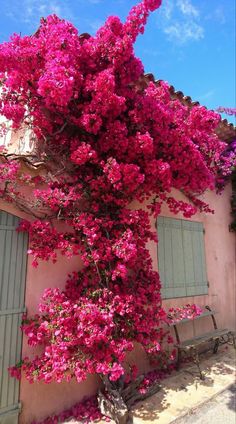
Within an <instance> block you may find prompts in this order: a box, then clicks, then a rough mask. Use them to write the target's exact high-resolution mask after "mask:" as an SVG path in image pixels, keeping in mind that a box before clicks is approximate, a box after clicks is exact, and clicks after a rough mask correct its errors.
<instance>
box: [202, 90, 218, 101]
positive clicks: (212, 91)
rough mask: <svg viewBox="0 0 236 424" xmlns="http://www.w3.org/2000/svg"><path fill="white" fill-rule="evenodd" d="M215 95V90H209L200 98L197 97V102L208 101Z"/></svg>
mask: <svg viewBox="0 0 236 424" xmlns="http://www.w3.org/2000/svg"><path fill="white" fill-rule="evenodd" d="M214 94H215V90H209V91H207V92H206V93H204V94H202V95H201V96H198V100H200V101H202V100H207V99H210V98H211V97H212V96H213V95H214Z"/></svg>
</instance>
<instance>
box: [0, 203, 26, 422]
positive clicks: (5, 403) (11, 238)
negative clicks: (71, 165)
mask: <svg viewBox="0 0 236 424" xmlns="http://www.w3.org/2000/svg"><path fill="white" fill-rule="evenodd" d="M18 223H19V219H18V218H17V217H15V216H13V215H10V214H8V213H6V212H3V211H0V424H16V423H17V422H18V414H19V407H20V406H19V382H18V381H17V380H16V379H15V378H11V377H10V376H9V373H8V367H9V366H12V365H14V364H15V363H16V362H18V361H20V359H21V343H22V333H21V330H20V325H21V319H22V313H23V312H24V311H25V309H24V295H25V277H26V260H27V244H28V237H27V235H26V234H23V233H18V232H16V231H15V230H16V228H17V226H18Z"/></svg>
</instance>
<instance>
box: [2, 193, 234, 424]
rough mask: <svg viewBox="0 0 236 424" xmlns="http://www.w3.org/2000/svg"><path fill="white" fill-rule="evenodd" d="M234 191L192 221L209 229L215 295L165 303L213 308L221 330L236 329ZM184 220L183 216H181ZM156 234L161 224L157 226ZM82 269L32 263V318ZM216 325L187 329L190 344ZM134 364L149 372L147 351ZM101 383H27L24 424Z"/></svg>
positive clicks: (214, 199) (67, 263)
mask: <svg viewBox="0 0 236 424" xmlns="http://www.w3.org/2000/svg"><path fill="white" fill-rule="evenodd" d="M230 195H231V188H230V186H228V187H227V188H226V190H225V191H224V193H223V194H222V195H221V196H216V195H215V193H212V192H210V193H207V194H206V196H205V199H204V200H205V201H207V202H208V203H209V204H210V206H211V207H212V208H213V209H214V210H215V214H214V215H207V214H197V215H196V216H195V217H193V218H192V220H195V221H199V222H203V224H204V228H205V249H206V263H207V274H208V281H209V283H210V287H209V294H208V295H207V296H196V297H188V298H187V297H186V298H179V299H171V300H166V301H164V302H163V304H164V306H165V307H167V308H168V307H170V306H182V305H185V304H187V303H191V304H192V303H196V304H198V305H200V306H202V305H210V306H212V307H213V308H214V309H215V310H217V311H218V314H217V321H218V325H219V327H220V328H223V327H230V328H235V324H236V319H235V310H236V305H235V302H236V279H235V275H236V245H235V241H236V240H235V234H234V233H230V232H229V230H228V226H229V223H230V203H229V199H230ZM178 197H179V198H182V199H183V200H184V196H183V195H181V194H180V193H178ZM0 209H2V210H5V211H7V212H10V213H13V214H15V215H18V216H21V217H25V215H24V214H23V213H19V212H18V211H17V210H16V209H15V208H14V207H13V206H11V205H7V204H6V203H4V202H1V201H0ZM162 215H163V216H168V217H171V216H174V215H173V214H171V213H170V212H169V211H168V210H167V208H166V207H165V208H163V210H162ZM175 218H176V216H175ZM179 218H181V215H180V216H179ZM152 225H153V228H155V222H154V220H153V221H152ZM149 248H150V252H151V256H152V259H153V265H154V268H155V269H157V266H158V264H157V248H156V245H155V244H154V243H150V244H149ZM78 266H81V262H80V260H79V258H75V257H74V258H73V259H71V260H68V259H66V258H63V257H61V258H60V259H59V261H58V262H57V264H56V265H52V264H51V263H40V264H39V266H38V268H33V267H32V266H31V258H29V260H28V270H27V278H26V296H25V299H26V307H27V310H28V312H29V313H33V312H36V311H37V304H38V301H39V299H40V297H41V295H42V293H43V290H44V289H45V288H47V287H59V288H62V287H63V286H64V283H65V280H66V276H67V274H68V273H69V272H70V271H73V270H75V269H78ZM211 327H212V324H211V321H210V320H209V318H204V319H202V320H198V321H196V323H194V324H193V323H190V324H186V325H185V327H184V330H183V332H182V337H183V338H187V337H189V336H192V335H193V334H198V333H201V332H203V331H207V330H209V329H211ZM32 353H33V351H32V349H31V348H30V349H29V348H28V346H27V344H26V340H25V339H24V342H23V355H26V354H27V355H28V356H30V355H32ZM131 358H132V359H131V360H132V362H133V361H135V360H137V361H138V363H139V364H140V366H141V367H142V369H143V370H146V369H147V368H148V365H147V362H146V359H144V356H143V355H142V352H141V350H140V349H139V350H137V351H135V353H132V355H131ZM98 384H99V381H98V379H97V378H96V377H92V376H90V377H89V378H88V380H87V381H86V382H84V383H82V384H77V383H76V382H75V381H73V382H71V383H70V384H66V383H61V384H56V383H54V384H49V385H46V384H43V383H42V384H39V383H36V384H34V385H30V384H29V383H28V382H27V381H26V380H25V379H23V380H22V382H21V388H20V399H21V402H22V405H23V410H22V414H21V418H20V424H30V423H31V421H32V420H33V419H36V418H37V420H39V419H42V418H44V417H46V416H47V415H49V414H53V413H56V412H60V411H62V410H63V409H65V408H68V407H70V406H71V405H73V404H74V403H75V402H78V401H79V400H80V399H82V398H83V397H84V396H86V395H89V394H93V393H94V392H95V391H96V389H97V387H98Z"/></svg>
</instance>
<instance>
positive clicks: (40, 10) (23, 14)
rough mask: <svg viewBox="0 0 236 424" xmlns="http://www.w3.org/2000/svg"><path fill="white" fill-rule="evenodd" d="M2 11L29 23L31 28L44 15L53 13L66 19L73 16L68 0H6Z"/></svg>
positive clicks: (15, 18) (10, 16) (14, 18)
mask: <svg viewBox="0 0 236 424" xmlns="http://www.w3.org/2000/svg"><path fill="white" fill-rule="evenodd" d="M2 12H4V13H5V14H6V15H7V16H8V17H9V18H11V19H13V20H17V21H20V22H23V23H27V24H28V26H29V30H30V29H31V28H32V26H35V24H37V23H39V19H40V18H41V17H42V16H47V15H50V14H53V13H55V14H56V15H59V16H60V17H63V18H65V19H69V20H71V19H72V18H73V16H72V13H71V10H70V8H69V6H68V3H67V1H66V0H64V1H63V2H61V1H60V0H51V1H48V2H47V1H46V0H14V1H13V2H11V4H9V3H8V2H6V3H5V8H4V9H3V11H2Z"/></svg>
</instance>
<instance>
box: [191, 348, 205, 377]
mask: <svg viewBox="0 0 236 424" xmlns="http://www.w3.org/2000/svg"><path fill="white" fill-rule="evenodd" d="M193 362H194V363H195V364H196V365H197V367H198V371H199V374H200V379H201V380H205V377H204V374H203V372H202V370H201V368H200V360H199V354H198V350H197V349H194V356H193Z"/></svg>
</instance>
